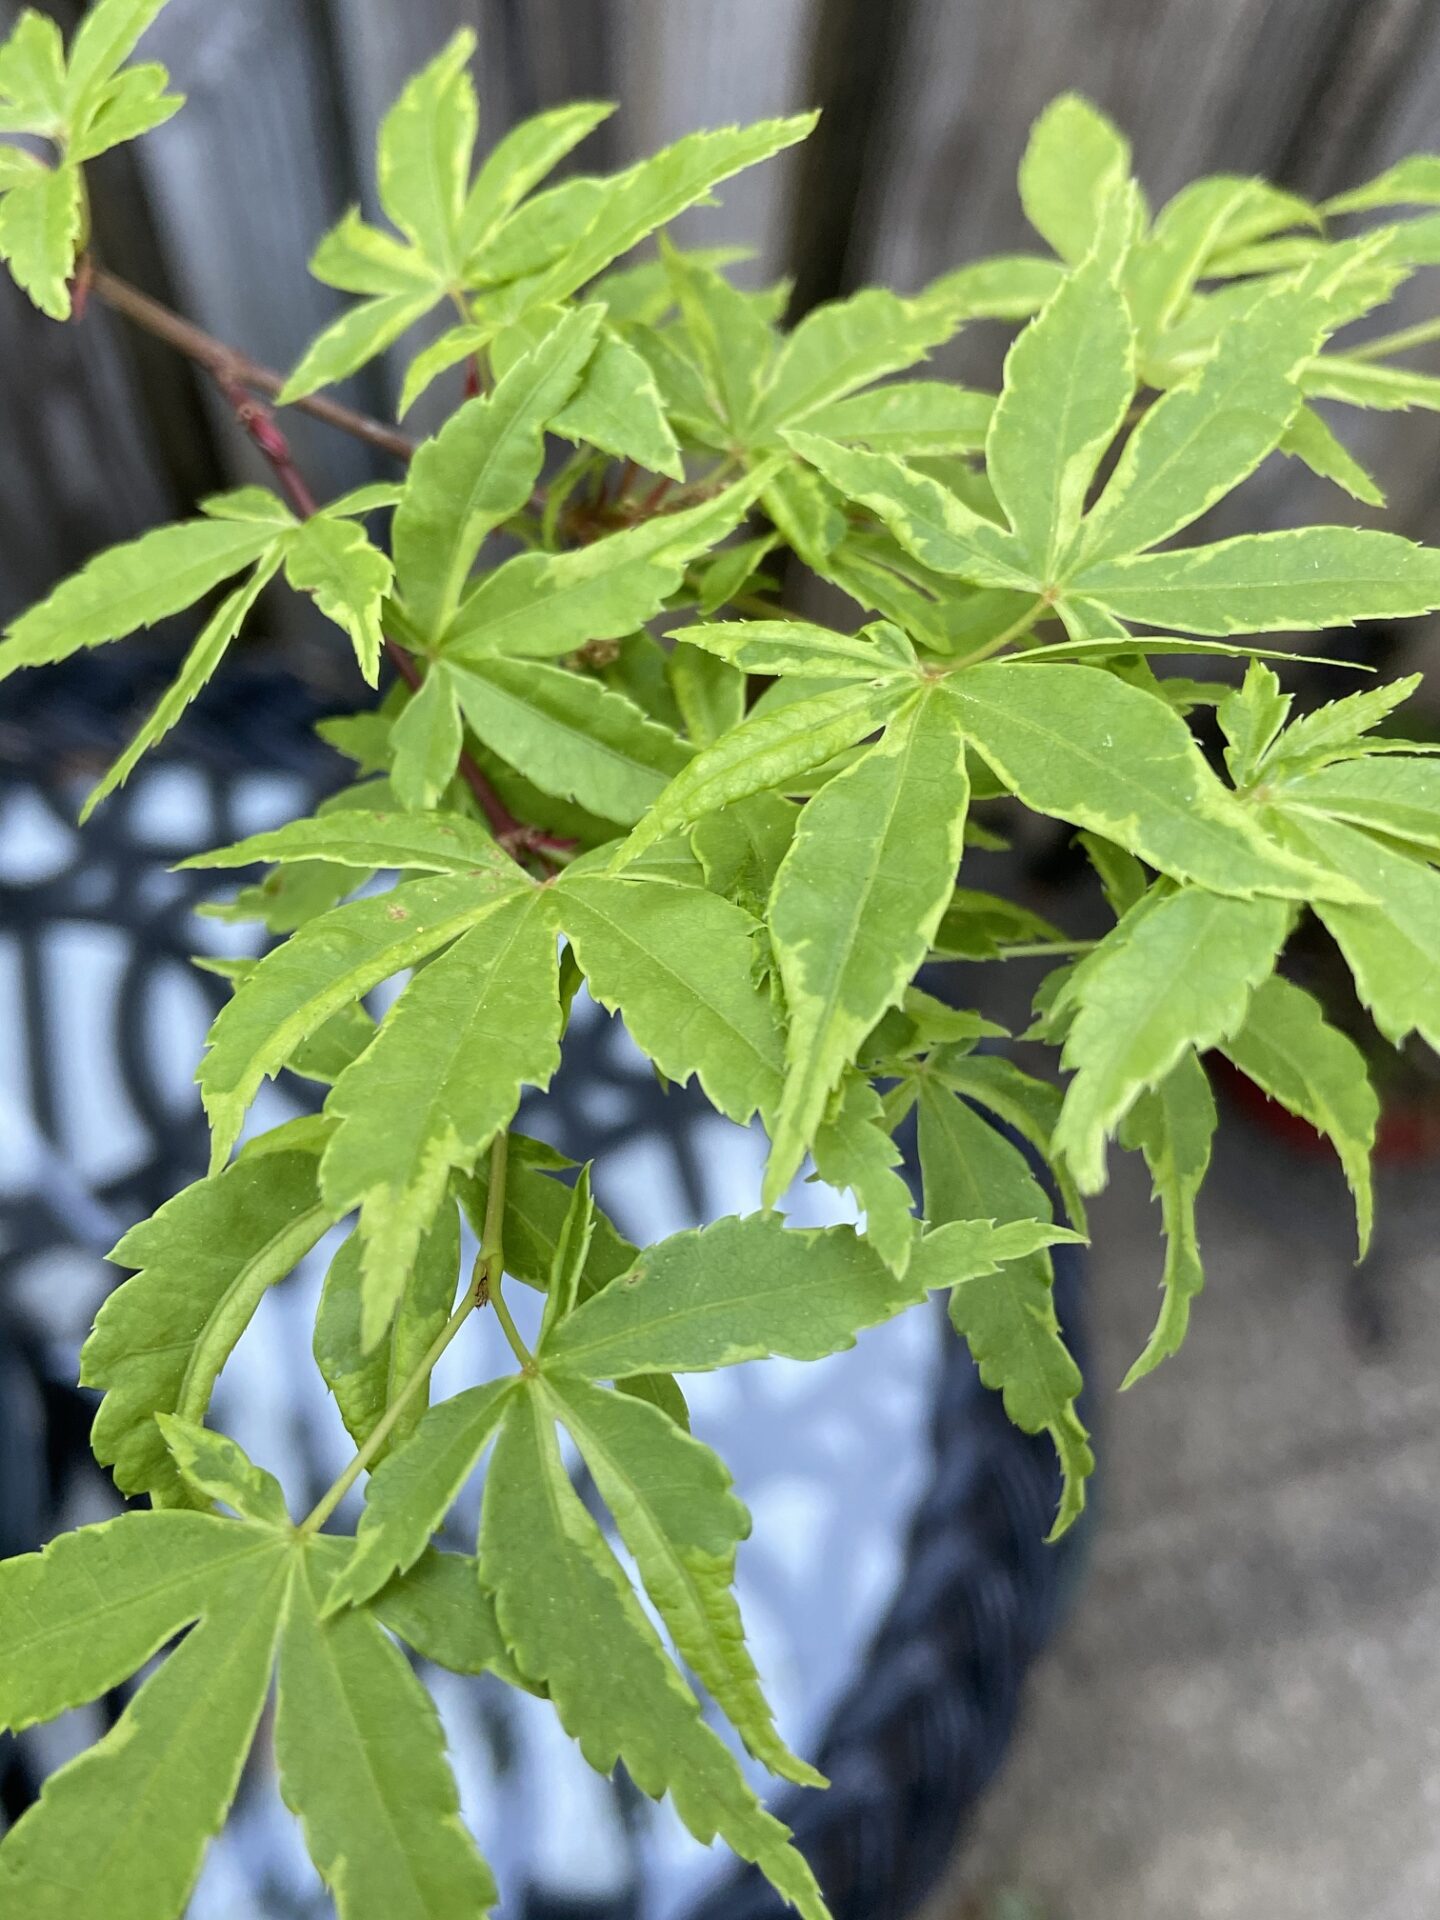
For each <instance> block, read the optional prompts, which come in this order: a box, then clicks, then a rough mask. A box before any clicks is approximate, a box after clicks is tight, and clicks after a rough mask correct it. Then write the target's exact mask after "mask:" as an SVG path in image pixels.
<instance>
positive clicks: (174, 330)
mask: <svg viewBox="0 0 1440 1920" xmlns="http://www.w3.org/2000/svg"><path fill="white" fill-rule="evenodd" d="M85 280H86V283H87V285H88V288H89V291H90V292H91V293H92V294H93V295H94V296H95V298H96V299H98V300H103V301H104V303H105V305H106V306H107V307H113V308H114V310H115V312H116V313H123V314H124V315H125V317H126V319H127V320H133V321H134V322H135V324H136V326H138V327H143V328H144V329H145V331H146V332H147V333H153V334H154V335H155V337H156V339H157V340H164V341H166V342H167V343H168V344H169V345H170V346H172V347H175V348H176V349H177V350H178V351H179V352H181V353H183V354H184V355H185V356H186V358H187V359H189V360H193V361H194V362H195V364H196V365H197V366H200V367H204V369H205V370H206V372H207V373H209V374H211V375H213V376H214V378H215V379H217V380H219V381H220V382H221V383H222V384H223V383H224V382H226V381H228V382H230V383H231V385H236V386H241V387H249V388H250V389H251V390H252V391H254V392H256V393H263V394H266V395H268V396H269V398H270V399H272V400H273V399H275V398H276V397H277V396H278V394H279V393H280V390H281V388H282V387H283V386H284V385H285V377H284V375H283V374H279V373H276V371H275V369H274V368H273V367H265V366H262V365H261V364H260V362H259V361H258V360H252V359H251V358H250V356H249V354H248V353H241V352H239V351H238V349H237V348H235V347H231V346H227V345H226V343H225V342H224V341H223V340H217V339H216V338H215V336H214V334H212V333H206V331H205V330H204V328H203V327H197V326H196V325H195V324H194V322H193V321H190V320H185V319H183V318H182V317H181V316H180V315H179V314H178V313H175V312H172V310H171V309H170V308H169V307H167V306H164V305H162V303H161V302H160V301H159V300H152V299H151V297H150V295H149V294H148V293H142V292H141V291H140V289H139V288H138V287H132V286H131V285H130V282H129V281H128V280H122V279H121V278H120V277H119V275H118V274H114V273H111V272H110V271H109V270H108V269H107V268H105V267H101V266H97V265H96V264H95V263H94V262H93V261H90V262H87V263H86V266H85ZM286 405H287V406H293V407H296V408H298V409H299V411H300V412H301V413H308V414H310V415H311V416H312V417H313V418H314V419H316V420H323V421H325V422H326V424H327V425H328V426H332V427H338V428H339V429H340V431H341V432H342V433H348V434H351V435H352V436H353V437H354V438H355V439H357V440H363V441H364V442H365V443H366V445H367V446H371V447H379V448H380V449H381V450H382V452H385V453H388V454H392V455H393V456H394V457H395V459H397V460H408V459H409V458H410V456H411V454H413V453H414V451H415V442H414V441H413V440H412V439H411V438H410V436H409V434H407V433H401V432H400V430H399V428H398V427H387V426H386V425H385V424H384V422H383V421H380V420H372V419H371V418H370V416H369V414H366V413H358V412H356V410H355V409H354V408H353V407H346V406H342V405H341V404H340V402H339V401H338V400H331V399H329V398H328V397H327V396H326V395H325V394H323V393H307V394H304V395H302V397H301V398H300V399H298V400H291V401H287V402H286Z"/></svg>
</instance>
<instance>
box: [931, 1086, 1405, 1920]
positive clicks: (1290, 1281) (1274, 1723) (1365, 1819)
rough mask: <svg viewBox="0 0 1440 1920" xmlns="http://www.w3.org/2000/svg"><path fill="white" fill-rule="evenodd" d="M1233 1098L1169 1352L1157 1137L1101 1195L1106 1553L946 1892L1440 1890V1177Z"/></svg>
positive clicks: (1273, 1910) (1134, 1910) (1398, 1899)
mask: <svg viewBox="0 0 1440 1920" xmlns="http://www.w3.org/2000/svg"><path fill="white" fill-rule="evenodd" d="M1345 1200H1346V1196H1345V1191H1344V1188H1343V1186H1342V1185H1341V1182H1340V1177H1339V1173H1338V1171H1337V1170H1336V1169H1335V1167H1334V1165H1333V1163H1331V1162H1327V1161H1323V1160H1322V1161H1312V1160H1307V1159H1304V1158H1297V1157H1296V1156H1295V1155H1294V1154H1293V1153H1292V1152H1291V1151H1290V1150H1289V1149H1287V1148H1285V1147H1283V1146H1281V1145H1278V1144H1275V1143H1273V1142H1272V1141H1271V1140H1270V1139H1269V1137H1268V1136H1267V1135H1266V1134H1265V1133H1263V1132H1262V1131H1261V1130H1259V1129H1258V1128H1257V1127H1256V1126H1255V1125H1254V1123H1253V1122H1250V1121H1248V1120H1244V1119H1239V1118H1237V1117H1236V1116H1235V1115H1233V1114H1224V1115H1222V1127H1221V1136H1220V1142H1219V1143H1218V1145H1217V1156H1216V1164H1215V1167H1214V1169H1213V1171H1212V1176H1211V1181H1210V1184H1209V1187H1208V1189H1207V1192H1206V1195H1205V1197H1204V1199H1203V1201H1202V1212H1201V1221H1200V1224H1201V1230H1202V1235H1203V1240H1204V1246H1205V1253H1206V1263H1207V1267H1208V1271H1209V1276H1210V1277H1209V1283H1208V1287H1207V1291H1206V1293H1205V1295H1204V1296H1203V1297H1202V1298H1201V1299H1200V1300H1199V1301H1198V1302H1197V1303H1196V1308H1195V1316H1194V1323H1193V1328H1192V1333H1191V1337H1190V1340H1189V1342H1188V1344H1187V1346H1186V1348H1185V1350H1184V1352H1183V1353H1182V1354H1181V1355H1180V1357H1179V1358H1178V1359H1177V1360H1174V1361H1171V1362H1169V1363H1167V1365H1166V1366H1165V1367H1164V1368H1162V1369H1161V1370H1160V1372H1159V1373H1157V1374H1155V1375H1153V1376H1152V1377H1151V1378H1150V1379H1148V1380H1147V1381H1145V1382H1143V1383H1141V1385H1139V1386H1138V1387H1137V1388H1135V1389H1134V1390H1133V1391H1132V1392H1130V1393H1128V1394H1125V1395H1122V1396H1117V1395H1116V1394H1115V1392H1114V1389H1115V1386H1116V1385H1117V1383H1118V1382H1119V1380H1120V1378H1121V1377H1122V1376H1123V1374H1124V1372H1125V1369H1126V1367H1127V1365H1128V1364H1129V1361H1130V1359H1131V1358H1132V1357H1133V1355H1134V1354H1135V1353H1136V1352H1138V1351H1139V1349H1140V1347H1141V1345H1142V1344H1143V1340H1144V1337H1145V1333H1146V1331H1147V1329H1148V1326H1149V1323H1150V1316H1151V1314H1152V1313H1153V1309H1154V1302H1155V1296H1154V1285H1155V1281H1156V1278H1157V1274H1158V1257H1157V1228H1156V1222H1157V1214H1156V1213H1155V1212H1154V1211H1152V1209H1151V1208H1150V1207H1149V1206H1148V1204H1147V1182H1146V1179H1145V1175H1144V1171H1143V1168H1140V1167H1139V1166H1138V1165H1132V1164H1130V1156H1126V1165H1125V1166H1124V1167H1123V1168H1117V1170H1116V1179H1115V1181H1114V1184H1113V1185H1112V1187H1111V1189H1110V1191H1109V1192H1108V1193H1107V1194H1106V1195H1105V1196H1104V1197H1103V1199H1102V1200H1101V1202H1100V1203H1099V1204H1098V1205H1097V1206H1096V1208H1095V1210H1094V1218H1093V1222H1092V1225H1093V1231H1094V1241H1095V1252H1094V1255H1093V1273H1094V1283H1093V1286H1092V1287H1091V1289H1090V1294H1091V1299H1090V1331H1091V1337H1092V1343H1093V1346H1092V1354H1091V1366H1090V1372H1091V1377H1092V1379H1093V1380H1094V1382H1095V1383H1096V1387H1097V1388H1098V1392H1097V1393H1096V1395H1095V1400H1094V1403H1093V1404H1092V1408H1091V1415H1092V1419H1093V1421H1094V1424H1095V1426H1096V1428H1097V1438H1098V1443H1099V1446H1100V1448H1101V1468H1100V1472H1101V1480H1100V1485H1099V1493H1098V1499H1097V1509H1098V1511H1097V1514H1096V1525H1095V1528H1094V1532H1093V1535H1092V1539H1091V1544H1090V1564H1089V1568H1088V1572H1087V1574H1086V1577H1085V1580H1084V1584H1083V1586H1082V1588H1081V1589H1080V1591H1079V1593H1078V1594H1077V1596H1076V1600H1075V1602H1074V1605H1073V1609H1072V1612H1071V1615H1070V1618H1069V1620H1068V1623H1067V1624H1066V1626H1065V1627H1064V1628H1063V1629H1062V1631H1061V1632H1060V1634H1059V1635H1058V1637H1057V1639H1056V1640H1055V1642H1054V1644H1053V1646H1052V1647H1051V1649H1050V1650H1049V1651H1048V1652H1047V1654H1046V1655H1045V1657H1044V1658H1043V1659H1042V1661H1041V1662H1040V1664H1039V1666H1038V1668H1037V1670H1036V1672H1035V1674H1034V1676H1033V1679H1032V1683H1031V1686H1030V1689H1029V1694H1028V1699H1027V1702H1026V1706H1025V1711H1024V1718H1023V1722H1022V1726H1021V1729H1020V1732H1019V1735H1018V1737H1017V1739H1016V1742H1015V1745H1014V1747H1013V1749H1012V1752H1011V1755H1010V1757H1009V1759H1008V1761H1007V1764H1006V1767H1005V1770H1004V1772H1003V1774H1002V1776H1001V1778H1000V1779H999V1781H998V1782H997V1783H996V1785H995V1787H994V1788H993V1790H992V1792H991V1795H990V1797H989V1799H988V1800H987V1802H986V1804H985V1806H984V1807H983V1809H982V1811H981V1814H980V1816H979V1817H978V1819H977V1820H976V1822H975V1823H974V1824H973V1826H972V1828H971V1830H970V1832H969V1834H968V1835H967V1836H966V1837H965V1840H964V1843H963V1845H962V1847H961V1849H960V1851H959V1854H958V1856H957V1859H956V1861H955V1863H954V1866H953V1868H952V1871H951V1875H950V1877H949V1879H948V1881H947V1883H946V1885H945V1887H944V1888H943V1890H942V1893H941V1895H940V1897H939V1898H937V1900H936V1901H935V1902H934V1903H933V1906H932V1909H931V1912H930V1915H929V1916H928V1920H960V1917H961V1916H964V1920H1431V1917H1432V1916H1440V1177H1437V1176H1436V1175H1435V1174H1434V1173H1433V1172H1431V1171H1430V1170H1428V1169H1427V1170H1425V1171H1420V1170H1414V1171H1406V1172H1404V1173H1402V1174H1396V1175H1392V1176H1390V1177H1388V1178H1385V1179H1383V1180H1382V1182H1381V1189H1380V1204H1381V1223H1380V1230H1379V1234H1378V1237H1377V1249H1376V1252H1375V1254H1374V1255H1372V1258H1371V1261H1370V1262H1369V1263H1368V1264H1367V1266H1366V1267H1365V1268H1363V1269H1360V1270H1359V1272H1358V1273H1357V1271H1356V1270H1355V1269H1354V1268H1353V1267H1352V1266H1351V1264H1350V1262H1351V1259H1352V1258H1353V1228H1352V1226H1351V1224H1350V1222H1349V1218H1348V1213H1347V1208H1346V1205H1345Z"/></svg>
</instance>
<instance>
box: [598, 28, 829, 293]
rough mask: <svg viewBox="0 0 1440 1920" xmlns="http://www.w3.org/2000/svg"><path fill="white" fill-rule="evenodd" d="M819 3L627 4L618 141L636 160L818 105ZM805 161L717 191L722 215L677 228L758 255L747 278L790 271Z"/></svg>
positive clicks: (691, 216)
mask: <svg viewBox="0 0 1440 1920" xmlns="http://www.w3.org/2000/svg"><path fill="white" fill-rule="evenodd" d="M819 14H820V6H819V0H685V4H684V5H683V6H676V5H674V4H673V0H627V4H626V5H624V6H623V7H622V8H621V9H620V11H619V13H618V16H617V20H616V54H617V64H618V70H619V72H620V74H621V75H623V80H622V83H621V85H620V87H619V90H618V96H617V97H618V98H619V100H620V103H621V105H620V112H619V114H618V115H617V129H616V130H617V134H618V136H619V139H620V141H621V144H622V146H623V151H624V154H625V157H626V158H636V157H638V156H639V155H641V154H644V153H649V152H651V151H652V150H653V149H654V148H656V147H659V146H663V145H664V144H665V143H666V142H667V141H670V140H676V139H678V138H679V137H680V135H681V134H684V133H689V132H690V131H691V130H692V129H693V128H696V127H713V126H724V125H727V124H729V123H730V122H739V123H744V122H745V121H748V120H760V119H765V118H767V117H769V116H770V115H773V114H784V113H794V112H796V111H797V110H799V109H800V108H803V107H805V106H807V105H809V104H810V102H809V98H808V90H809V74H810V57H809V56H810V42H811V36H812V34H813V32H814V31H815V27H816V24H817V22H818V19H819ZM796 164H797V161H796V155H795V153H794V151H793V150H792V151H791V152H789V153H785V154H777V155H776V157H775V158H774V159H773V160H768V161H766V162H765V164H764V165H763V166H760V167H755V168H752V169H751V170H750V171H749V172H747V173H743V174H740V175H738V176H737V177H736V178H735V179H733V180H730V181H728V182H726V184H725V185H724V186H722V187H721V188H719V190H718V196H717V197H718V198H719V200H720V202H721V204H720V205H719V206H718V207H698V208H696V209H694V210H693V211H692V212H690V213H687V214H685V215H683V216H682V218H681V219H680V220H678V221H677V222H676V223H675V235H676V238H677V240H679V241H680V242H682V244H684V245H687V246H693V245H705V246H745V247H753V248H754V249H755V253H756V260H755V263H754V265H753V267H751V268H749V269H748V270H747V273H746V276H745V277H746V278H748V279H750V280H751V282H752V283H753V284H762V283H763V282H764V281H765V280H767V279H774V278H775V277H776V276H777V275H778V274H780V273H781V272H783V271H784V270H785V269H786V267H787V266H788V265H789V259H788V247H789V239H790V224H791V221H790V206H791V195H792V191H793V186H794V181H795V177H796Z"/></svg>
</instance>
